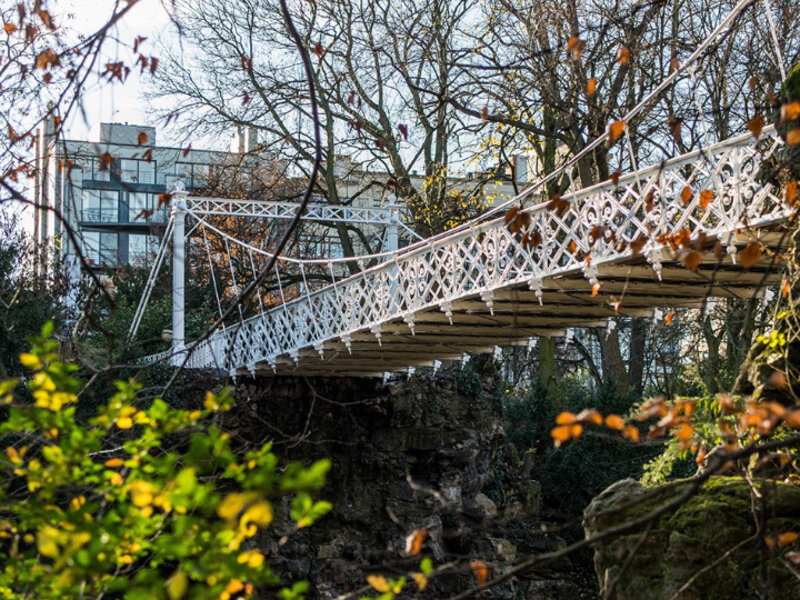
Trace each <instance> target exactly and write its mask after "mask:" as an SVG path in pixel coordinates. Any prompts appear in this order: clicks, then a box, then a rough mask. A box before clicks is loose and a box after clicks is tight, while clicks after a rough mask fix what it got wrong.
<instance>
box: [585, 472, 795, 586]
mask: <svg viewBox="0 0 800 600" xmlns="http://www.w3.org/2000/svg"><path fill="white" fill-rule="evenodd" d="M687 485H689V481H688V480H684V481H680V482H676V483H673V484H670V485H666V486H663V487H662V488H659V489H657V490H655V491H654V492H652V491H651V490H645V489H643V488H642V487H641V486H640V485H639V484H638V483H637V482H636V481H634V480H632V479H627V480H624V481H620V482H617V483H615V484H614V485H612V486H611V487H609V488H608V489H607V490H605V491H604V492H603V493H602V494H600V495H599V496H597V498H595V499H594V500H593V501H592V503H591V504H590V505H589V506H588V507H587V508H586V511H585V513H584V527H585V529H586V535H587V536H593V535H596V534H598V533H600V532H602V531H605V530H607V529H609V528H610V527H614V526H617V525H620V524H622V523H625V522H626V521H629V520H631V519H634V518H636V517H639V516H642V515H644V514H646V513H648V512H650V511H652V510H654V509H656V508H657V507H659V506H662V505H663V504H665V503H667V502H669V501H670V500H672V499H674V498H676V497H677V496H678V495H679V494H681V493H682V491H683V490H685V489H686V486H687ZM756 489H757V492H756V493H753V490H752V489H751V487H750V485H749V484H748V482H747V481H746V480H744V479H743V478H740V477H713V478H711V479H710V480H709V481H708V482H706V483H705V484H704V485H703V487H702V488H701V489H700V491H699V492H698V493H697V494H696V495H694V496H693V497H691V498H690V499H689V500H688V501H687V502H685V503H684V504H683V505H681V506H680V507H679V508H677V509H675V510H670V511H667V512H666V513H665V514H664V515H663V516H661V517H660V518H659V519H658V520H657V521H656V522H655V523H654V524H653V525H652V527H651V528H650V530H649V531H648V532H647V533H646V534H645V533H643V530H642V529H640V530H638V531H636V532H632V533H629V534H626V535H623V536H621V537H618V538H616V539H610V540H607V541H604V542H601V543H600V544H598V545H597V546H596V548H595V568H596V571H597V577H598V579H599V581H600V584H601V586H605V588H606V589H608V588H609V587H613V590H612V591H611V593H610V594H609V595H608V596H606V597H607V598H609V600H673V599H674V600H731V599H733V598H737V599H738V598H774V599H776V600H778V599H780V600H794V599H798V598H800V583H799V581H798V579H797V574H796V572H795V573H792V571H791V568H792V565H791V564H790V563H787V561H786V559H785V558H783V555H784V553H785V552H786V551H787V550H790V548H789V547H786V548H782V549H778V548H777V545H776V547H774V548H773V549H770V548H769V547H768V545H767V544H766V543H765V538H767V537H769V536H775V535H777V534H778V533H781V532H787V531H800V487H797V486H792V485H787V484H783V483H778V482H772V481H770V482H766V483H759V484H757V486H756ZM759 528H760V529H759ZM787 564H789V566H788V567H787ZM793 568H794V569H795V570H796V569H797V568H796V567H793Z"/></svg>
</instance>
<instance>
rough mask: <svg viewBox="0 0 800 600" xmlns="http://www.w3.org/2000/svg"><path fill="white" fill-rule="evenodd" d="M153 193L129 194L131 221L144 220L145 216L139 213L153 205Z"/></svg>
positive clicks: (129, 215) (129, 217)
mask: <svg viewBox="0 0 800 600" xmlns="http://www.w3.org/2000/svg"><path fill="white" fill-rule="evenodd" d="M151 196H152V194H145V193H144V192H131V194H129V195H128V220H129V221H144V220H145V217H144V216H140V217H138V219H137V215H139V214H140V213H141V212H142V211H143V210H147V209H149V208H150V207H151V205H152V201H151Z"/></svg>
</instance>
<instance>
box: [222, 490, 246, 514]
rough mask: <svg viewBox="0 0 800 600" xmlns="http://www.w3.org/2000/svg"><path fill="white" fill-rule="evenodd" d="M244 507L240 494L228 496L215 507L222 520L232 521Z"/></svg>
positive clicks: (242, 497)
mask: <svg viewBox="0 0 800 600" xmlns="http://www.w3.org/2000/svg"><path fill="white" fill-rule="evenodd" d="M243 507H244V496H242V495H241V494H236V493H233V494H228V495H227V496H225V498H223V499H222V502H220V503H219V506H217V514H218V515H219V516H220V517H222V518H223V519H232V518H233V517H235V516H236V515H238V514H239V511H240V510H242V508H243Z"/></svg>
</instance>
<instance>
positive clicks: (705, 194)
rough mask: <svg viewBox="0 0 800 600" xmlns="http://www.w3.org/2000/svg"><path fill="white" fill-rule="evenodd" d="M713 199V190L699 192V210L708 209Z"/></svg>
mask: <svg viewBox="0 0 800 600" xmlns="http://www.w3.org/2000/svg"><path fill="white" fill-rule="evenodd" d="M713 199H714V191H713V190H703V191H702V192H700V208H702V209H703V210H705V209H707V208H708V205H709V204H711V201H712V200H713Z"/></svg>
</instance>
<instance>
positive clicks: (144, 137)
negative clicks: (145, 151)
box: [136, 131, 147, 146]
mask: <svg viewBox="0 0 800 600" xmlns="http://www.w3.org/2000/svg"><path fill="white" fill-rule="evenodd" d="M136 141H137V142H138V144H139V145H140V146H141V145H142V144H146V143H147V134H146V133H145V132H144V131H140V132H139V135H137V136H136Z"/></svg>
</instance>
